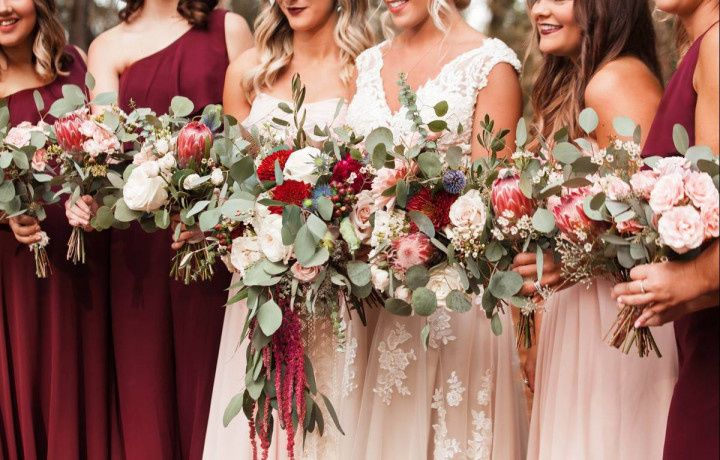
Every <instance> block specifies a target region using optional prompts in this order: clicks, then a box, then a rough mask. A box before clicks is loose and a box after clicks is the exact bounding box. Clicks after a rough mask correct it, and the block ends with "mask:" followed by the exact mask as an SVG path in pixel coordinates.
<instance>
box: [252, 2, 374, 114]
mask: <svg viewBox="0 0 720 460" xmlns="http://www.w3.org/2000/svg"><path fill="white" fill-rule="evenodd" d="M337 5H338V7H339V12H338V20H337V24H336V25H335V31H334V37H335V43H336V44H337V46H338V47H339V48H340V61H341V65H342V70H341V72H340V79H341V80H342V82H343V83H345V84H346V85H347V84H350V82H351V80H352V78H353V75H354V72H355V58H356V57H357V56H358V55H359V54H360V53H361V52H363V51H365V50H366V49H367V48H369V47H371V46H372V45H373V44H374V42H375V37H374V34H373V33H372V30H371V29H370V28H369V27H368V26H367V22H366V21H367V10H368V6H367V5H368V2H367V0H337ZM255 48H256V49H257V50H258V59H259V61H260V63H259V64H258V65H257V66H256V67H255V68H253V69H250V70H249V71H248V72H246V73H245V75H244V77H243V79H242V82H241V85H242V88H243V91H244V92H245V96H246V97H247V99H248V100H251V98H252V97H253V95H254V94H257V93H258V92H259V91H260V90H262V89H263V88H269V87H270V86H272V84H273V83H274V82H275V81H276V80H277V78H278V77H279V76H280V73H281V72H282V71H283V70H284V69H286V68H287V66H288V65H290V61H291V60H292V57H293V30H292V28H291V27H290V23H289V22H288V20H287V18H286V17H285V15H284V14H283V12H282V10H281V9H280V6H279V5H278V4H277V2H265V6H264V8H263V10H262V11H261V12H260V14H259V15H258V17H257V19H256V20H255Z"/></svg>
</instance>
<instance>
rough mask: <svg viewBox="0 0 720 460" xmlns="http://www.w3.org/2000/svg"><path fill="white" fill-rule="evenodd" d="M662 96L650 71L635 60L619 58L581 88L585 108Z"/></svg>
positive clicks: (657, 82) (600, 70)
mask: <svg viewBox="0 0 720 460" xmlns="http://www.w3.org/2000/svg"><path fill="white" fill-rule="evenodd" d="M648 93H655V94H658V95H661V94H662V86H661V84H660V82H659V81H658V79H657V77H655V75H654V74H653V72H652V71H651V70H650V68H649V67H648V66H647V65H645V63H644V62H642V61H641V60H640V59H638V58H636V57H629V56H627V57H620V58H618V59H615V60H613V61H610V62H608V63H607V64H605V65H603V66H602V67H601V68H600V69H599V70H598V71H597V72H595V75H593V76H592V77H591V78H590V81H589V82H588V84H587V87H586V88H585V101H586V102H587V105H595V104H602V103H605V102H609V101H612V100H618V99H619V98H624V97H633V98H634V97H643V96H644V95H647V94H648Z"/></svg>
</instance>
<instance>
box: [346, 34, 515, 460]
mask: <svg viewBox="0 0 720 460" xmlns="http://www.w3.org/2000/svg"><path fill="white" fill-rule="evenodd" d="M386 45H387V42H385V43H382V44H380V45H378V46H376V47H373V48H370V49H369V50H367V51H365V52H364V53H362V54H361V55H360V56H359V57H358V59H357V63H356V65H357V71H358V78H357V93H356V94H355V97H354V98H353V100H352V102H351V103H350V106H349V108H348V115H347V121H348V124H349V125H350V126H351V127H352V128H354V129H355V130H356V131H357V132H358V134H361V135H367V134H368V133H369V132H370V131H371V130H373V129H374V128H376V127H379V126H384V127H388V128H389V129H390V130H391V131H392V132H393V134H394V135H395V136H396V138H397V139H400V138H407V137H410V136H411V134H412V133H411V127H410V121H409V120H408V119H407V117H406V110H405V108H404V107H403V108H401V109H400V110H399V111H398V112H396V113H392V111H391V109H390V108H389V107H388V103H387V100H386V96H385V91H384V88H383V81H382V76H381V73H380V71H381V69H382V67H383V50H384V47H385V46H386ZM499 63H509V64H511V65H512V66H513V67H515V69H516V70H518V71H519V69H520V62H519V61H518V59H517V57H516V55H515V53H514V52H513V51H512V50H510V48H508V47H507V45H505V44H504V43H503V42H501V41H500V40H497V39H485V40H484V41H483V42H482V44H481V45H480V46H479V47H478V48H475V49H473V50H471V51H468V52H466V53H463V54H461V55H460V56H458V57H456V58H455V59H453V60H452V61H450V62H449V63H448V64H446V65H445V66H444V67H442V69H441V70H440V72H439V74H438V75H437V76H436V77H435V78H432V79H430V80H428V81H427V82H426V83H425V84H424V85H423V86H421V87H420V88H419V89H418V90H417V97H418V101H417V106H418V107H419V108H420V110H421V116H422V118H423V120H424V121H425V122H428V121H430V120H433V119H434V118H436V117H435V115H434V112H433V109H432V107H433V106H434V105H435V104H436V103H437V102H439V101H443V100H445V101H447V102H448V104H449V107H450V109H449V111H448V113H447V114H446V115H445V117H444V119H445V120H446V121H447V123H448V125H449V130H450V132H451V133H453V134H449V135H446V136H444V137H443V138H441V139H440V140H439V143H440V150H441V151H442V150H444V149H447V148H448V147H449V146H451V145H457V146H459V147H461V148H462V149H463V151H466V152H469V151H470V143H471V142H472V140H471V131H472V129H471V126H472V120H473V115H474V109H475V104H476V101H477V95H478V92H479V91H482V90H483V88H485V87H486V86H487V81H488V75H489V74H490V71H491V70H492V69H493V67H494V66H495V65H496V64H499ZM459 123H461V124H462V125H463V127H464V128H465V129H464V130H463V131H462V132H461V133H460V134H455V133H457V129H456V128H457V125H458V124H459ZM502 321H503V330H504V332H503V334H502V335H501V336H499V337H496V336H495V335H494V334H493V333H492V331H491V329H490V320H488V319H487V318H486V317H485V312H484V311H482V309H479V308H476V309H473V310H471V311H469V312H467V313H455V312H448V311H446V310H444V309H438V310H437V311H436V312H435V313H433V314H432V315H431V316H430V317H428V318H427V322H428V323H429V324H430V338H429V347H428V350H427V351H425V350H424V349H423V345H422V339H421V330H422V329H423V327H424V325H425V324H426V319H425V318H421V317H418V316H411V317H400V316H395V315H393V314H391V313H389V312H387V311H385V310H381V311H380V313H379V318H378V322H377V326H376V328H375V331H374V333H373V340H372V345H371V347H370V356H369V359H368V365H367V369H366V370H365V371H364V373H365V387H364V388H363V392H362V407H361V411H360V417H359V421H358V431H357V433H356V435H355V444H354V447H353V449H352V450H350V451H348V452H347V454H346V457H347V458H353V459H368V460H370V459H383V460H385V459H393V460H405V459H407V460H411V459H412V460H417V459H426V458H434V459H436V460H444V459H452V458H456V459H459V458H473V459H496V460H500V459H502V460H510V459H521V458H524V457H525V450H526V445H527V444H526V443H527V408H526V402H525V398H524V395H523V386H522V379H521V377H520V371H519V362H518V356H517V351H516V349H515V339H514V337H513V327H512V322H511V317H510V313H509V311H508V312H507V314H505V315H503V316H502Z"/></svg>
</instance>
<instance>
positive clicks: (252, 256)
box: [230, 236, 262, 276]
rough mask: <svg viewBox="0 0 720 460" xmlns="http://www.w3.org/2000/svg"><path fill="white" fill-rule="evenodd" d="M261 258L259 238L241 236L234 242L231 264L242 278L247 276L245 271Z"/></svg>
mask: <svg viewBox="0 0 720 460" xmlns="http://www.w3.org/2000/svg"><path fill="white" fill-rule="evenodd" d="M261 258H262V253H261V252H260V244H259V243H258V237H257V236H241V237H238V238H235V239H234V240H233V242H232V249H231V251H230V263H231V264H232V266H233V268H234V269H235V270H237V272H238V273H240V275H241V276H245V271H246V270H247V269H248V268H249V267H250V266H251V265H252V264H254V263H255V262H257V261H258V260H260V259H261Z"/></svg>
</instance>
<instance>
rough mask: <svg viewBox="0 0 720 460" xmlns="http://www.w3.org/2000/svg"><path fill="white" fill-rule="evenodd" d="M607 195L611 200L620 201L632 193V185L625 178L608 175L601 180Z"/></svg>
mask: <svg viewBox="0 0 720 460" xmlns="http://www.w3.org/2000/svg"><path fill="white" fill-rule="evenodd" d="M601 186H602V189H603V192H605V195H606V196H607V197H608V198H610V199H611V200H615V201H619V200H622V199H624V198H626V197H627V196H628V195H630V192H631V190H630V186H629V185H628V184H627V182H625V181H624V180H622V179H620V178H619V177H615V176H606V177H603V178H602V180H601Z"/></svg>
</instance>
